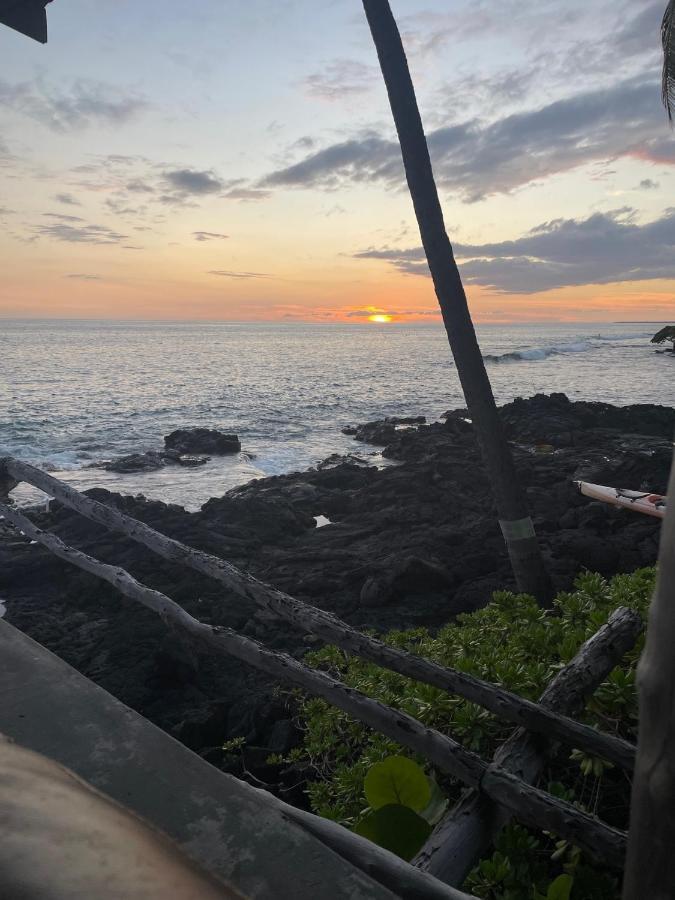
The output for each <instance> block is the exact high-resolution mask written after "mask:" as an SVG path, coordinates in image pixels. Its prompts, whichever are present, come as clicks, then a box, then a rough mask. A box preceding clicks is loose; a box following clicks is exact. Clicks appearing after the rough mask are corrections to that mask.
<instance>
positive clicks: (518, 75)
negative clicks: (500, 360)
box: [0, 0, 675, 323]
mask: <svg viewBox="0 0 675 900" xmlns="http://www.w3.org/2000/svg"><path fill="white" fill-rule="evenodd" d="M665 5H666V2H665V0H656V2H654V0H623V2H622V0H611V2H606V0H590V2H589V0H444V2H441V0H392V3H391V6H392V9H393V12H394V14H395V16H396V18H397V21H398V23H399V27H400V30H401V33H402V37H403V41H404V45H405V48H406V52H407V55H408V61H409V64H410V68H411V72H412V76H413V81H414V83H415V87H416V90H417V95H418V101H419V105H420V109H421V112H422V117H423V121H424V125H425V129H426V132H427V137H428V141H429V147H430V152H431V157H432V162H433V165H434V172H435V176H436V181H437V184H438V188H439V193H440V197H441V202H442V205H443V212H444V216H445V223H446V227H447V230H448V234H449V236H450V239H451V241H452V244H453V248H454V252H455V256H456V259H457V262H458V264H459V266H460V271H461V274H462V278H463V281H464V284H465V286H466V289H467V295H468V298H469V303H470V307H471V311H472V315H473V317H474V319H475V320H476V321H477V322H517V321H542V322H545V321H594V322H595V321H616V320H650V321H672V320H673V319H674V318H675V203H674V201H673V196H674V195H673V188H674V187H675V179H674V177H673V173H674V172H675V135H674V132H673V130H672V129H671V128H670V127H669V126H668V122H667V117H666V114H665V111H664V110H663V107H662V106H661V103H660V67H661V58H660V45H659V26H660V21H661V17H662V15H663V11H664V8H665ZM48 18H49V43H48V44H47V45H45V46H42V45H40V44H38V43H36V42H33V41H30V40H29V39H27V38H25V37H24V36H22V35H19V34H17V33H15V32H12V31H10V30H9V29H6V28H4V27H3V28H0V60H1V61H2V62H1V64H0V259H2V279H1V280H0V317H39V318H45V317H66V318H120V319H130V318H138V319H171V320H176V319H185V320H226V321H258V320H263V321H264V320H273V321H287V322H293V321H308V322H327V323H329V322H364V321H367V320H368V319H369V318H371V317H372V316H380V317H385V318H386V317H387V316H391V317H392V318H393V320H394V321H416V322H424V321H434V319H435V318H437V317H438V306H437V302H436V298H435V295H434V292H433V285H432V282H431V279H430V277H429V272H428V269H427V267H426V262H425V259H424V254H423V252H422V250H421V247H420V239H419V232H418V230H417V224H416V221H415V217H414V213H413V209H412V204H411V201H410V197H409V194H408V192H407V187H406V184H405V178H404V174H403V168H402V164H401V159H400V151H399V148H398V144H397V142H396V137H395V131H394V128H393V123H392V120H391V113H390V109H389V106H388V101H387V96H386V92H385V89H384V85H383V83H382V78H381V75H380V72H379V69H378V67H377V57H376V54H375V50H374V47H373V44H372V39H371V37H370V33H369V31H368V27H367V24H366V21H365V16H364V13H363V8H362V5H361V3H360V2H358V0H247V2H246V3H242V2H240V0H199V2H194V3H190V4H187V3H185V2H184V0H162V2H159V0H143V2H138V0H114V2H112V3H101V2H100V0H54V2H52V3H51V4H50V5H49V6H48Z"/></svg>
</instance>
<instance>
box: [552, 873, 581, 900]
mask: <svg viewBox="0 0 675 900" xmlns="http://www.w3.org/2000/svg"><path fill="white" fill-rule="evenodd" d="M573 882H574V879H573V878H572V876H571V875H558V877H557V878H556V880H555V881H552V882H551V883H550V884H549V886H548V891H547V892H546V900H570V894H571V892H572V884H573Z"/></svg>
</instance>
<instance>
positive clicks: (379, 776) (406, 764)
mask: <svg viewBox="0 0 675 900" xmlns="http://www.w3.org/2000/svg"><path fill="white" fill-rule="evenodd" d="M363 787H364V790H365V793H366V800H367V801H368V803H369V805H370V806H371V807H372V809H380V807H382V806H386V805H388V804H391V803H399V804H401V806H409V807H410V809H414V810H415V812H421V811H422V810H423V809H424V808H425V807H426V806H427V804H428V803H429V801H430V800H431V789H430V787H429V781H428V779H427V776H426V775H425V774H424V770H423V769H421V768H420V766H418V765H417V763H415V762H413V761H412V760H411V759H407V758H406V757H405V756H388V757H387V758H386V759H385V760H383V761H382V762H379V763H375V764H374V765H372V766H371V767H370V769H369V770H368V774H367V775H366V777H365V780H364V782H363Z"/></svg>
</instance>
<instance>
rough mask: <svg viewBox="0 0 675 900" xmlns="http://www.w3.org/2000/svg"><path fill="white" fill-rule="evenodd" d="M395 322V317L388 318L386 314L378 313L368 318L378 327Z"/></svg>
mask: <svg viewBox="0 0 675 900" xmlns="http://www.w3.org/2000/svg"><path fill="white" fill-rule="evenodd" d="M393 320H394V317H393V316H388V315H386V314H384V313H376V314H375V315H373V316H368V321H369V322H376V323H377V324H378V325H381V324H382V323H383V322H393Z"/></svg>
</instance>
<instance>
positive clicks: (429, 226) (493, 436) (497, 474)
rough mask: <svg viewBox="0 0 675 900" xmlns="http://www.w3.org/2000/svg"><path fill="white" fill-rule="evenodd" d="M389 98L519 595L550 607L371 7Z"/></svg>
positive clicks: (414, 121)
mask: <svg viewBox="0 0 675 900" xmlns="http://www.w3.org/2000/svg"><path fill="white" fill-rule="evenodd" d="M363 7H364V9H365V12H366V17H367V19H368V24H369V26H370V31H371V34H372V36H373V41H374V42H375V47H376V49H377V55H378V57H379V60H380V67H381V69H382V74H383V76H384V81H385V84H386V87H387V93H388V94H389V103H390V105H391V110H392V113H393V116H394V122H395V124H396V130H397V132H398V137H399V142H400V145H401V153H402V155H403V165H404V167H405V173H406V178H407V180H408V187H409V189H410V195H411V197H412V201H413V206H414V208H415V215H416V216H417V222H418V225H419V229H420V235H421V237H422V244H423V246H424V250H425V252H426V256H427V261H428V263H429V269H430V270H431V277H432V278H433V282H434V288H435V290H436V296H437V297H438V302H439V304H440V307H441V313H442V315H443V322H444V323H445V329H446V331H447V333H448V340H449V341H450V347H451V350H452V354H453V356H454V358H455V364H456V365H457V372H458V374H459V380H460V382H461V385H462V390H463V391H464V397H465V399H466V405H467V408H468V410H469V414H470V415H471V418H472V419H473V424H474V428H475V431H476V435H477V437H478V441H479V444H480V448H481V451H482V454H483V459H484V461H485V465H486V468H487V471H488V475H489V477H490V481H491V483H492V491H493V494H494V498H495V503H496V506H497V513H498V515H499V521H500V525H501V528H502V532H503V534H504V539H505V541H506V546H507V548H508V552H509V557H510V559H511V565H512V567H513V572H514V575H515V578H516V582H517V584H518V588H519V589H520V590H521V591H524V592H526V593H528V594H532V595H533V596H535V597H536V598H537V599H538V600H539V602H540V603H541V604H542V605H548V604H549V603H550V601H551V598H552V586H551V581H550V579H549V577H548V573H547V572H546V569H545V567H544V563H543V559H542V556H541V552H540V549H539V544H538V542H537V537H536V535H535V532H534V527H533V525H532V519H531V518H530V515H529V512H528V509H527V504H526V501H525V497H524V494H523V491H522V489H521V487H520V485H519V483H518V478H517V475H516V470H515V465H514V463H513V457H512V455H511V450H510V448H509V445H508V443H507V442H506V438H505V436H504V433H503V430H502V426H501V421H500V419H499V414H498V412H497V406H496V404H495V400H494V396H493V394H492V387H491V385H490V380H489V378H488V376H487V372H486V371H485V364H484V362H483V357H482V355H481V352H480V348H479V346H478V341H477V340H476V332H475V330H474V327H473V322H472V321H471V315H470V313H469V307H468V305H467V302H466V295H465V293H464V287H463V285H462V281H461V278H460V275H459V270H458V268H457V264H456V263H455V259H454V256H453V253H452V246H451V245H450V241H449V239H448V236H447V234H446V231H445V223H444V221H443V212H442V210H441V204H440V202H439V199H438V191H437V190H436V183H435V181H434V175H433V171H432V168H431V160H430V158H429V149H428V147H427V141H426V137H425V135H424V128H423V126H422V119H421V117H420V113H419V109H418V107H417V100H416V98H415V89H414V87H413V83H412V79H411V77H410V72H409V70H408V63H407V60H406V56H405V51H404V49H403V44H402V42H401V36H400V34H399V32H398V28H397V26H396V21H395V19H394V16H393V14H392V12H391V8H390V6H389V3H388V0H363Z"/></svg>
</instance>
